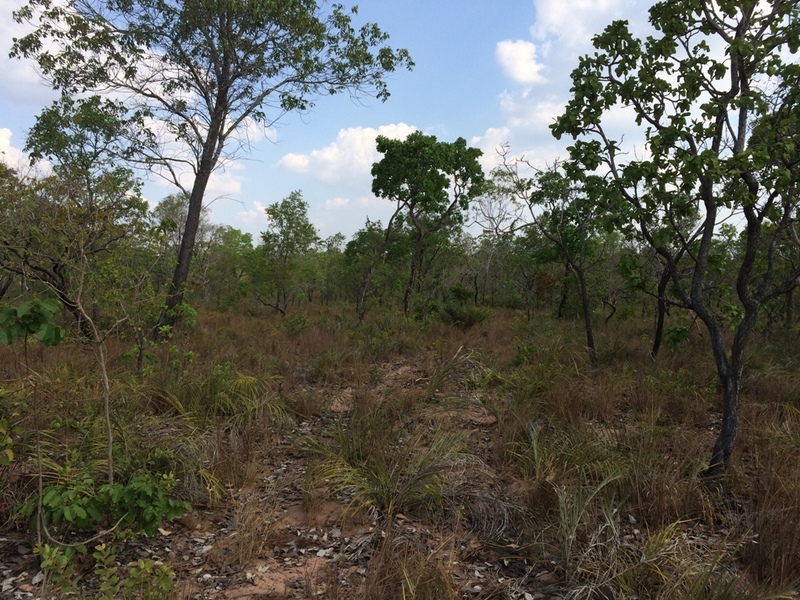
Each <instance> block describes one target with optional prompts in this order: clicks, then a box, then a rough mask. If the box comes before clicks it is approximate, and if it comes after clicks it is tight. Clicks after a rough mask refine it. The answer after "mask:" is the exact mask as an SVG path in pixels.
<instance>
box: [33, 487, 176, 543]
mask: <svg viewBox="0 0 800 600" xmlns="http://www.w3.org/2000/svg"><path fill="white" fill-rule="evenodd" d="M174 487H175V478H174V476H173V475H172V474H161V475H153V474H150V473H146V472H143V473H138V474H136V475H134V476H133V477H132V478H131V479H130V481H128V482H127V483H126V484H121V483H114V484H104V485H100V486H98V485H97V484H96V483H95V480H94V478H93V477H92V476H91V475H90V474H89V473H85V472H84V473H80V472H79V473H74V474H73V475H72V476H71V477H68V478H65V479H64V480H62V481H59V482H56V483H51V484H48V485H46V486H45V487H44V490H43V494H42V500H41V504H42V511H43V514H44V518H45V520H46V521H47V522H48V523H51V524H53V525H63V526H64V527H66V528H75V529H81V530H86V529H98V528H101V527H103V526H106V525H108V522H109V521H111V522H112V523H114V524H116V523H117V522H119V524H120V525H119V526H120V527H122V528H123V529H129V530H132V531H136V532H138V531H141V532H143V533H145V534H147V535H153V534H155V533H156V530H157V529H158V527H159V525H161V522H162V521H163V520H164V519H167V520H172V519H176V518H178V517H180V516H183V515H184V514H185V513H187V512H190V511H191V506H190V505H189V503H188V502H183V501H179V500H173V499H172V498H170V497H169V494H170V492H171V491H172V490H173V489H174ZM36 506H37V501H36V499H35V498H32V499H31V500H30V501H29V502H28V504H27V505H26V506H25V507H24V508H23V511H22V512H23V514H25V515H28V516H30V515H32V514H33V513H34V512H35V511H36Z"/></svg>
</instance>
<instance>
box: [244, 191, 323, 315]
mask: <svg viewBox="0 0 800 600" xmlns="http://www.w3.org/2000/svg"><path fill="white" fill-rule="evenodd" d="M265 212H266V213H267V218H268V219H269V227H268V229H267V231H265V232H262V234H261V245H260V246H259V247H258V249H257V254H256V263H257V268H258V269H259V271H258V273H257V274H256V275H254V277H255V278H256V280H255V282H254V283H255V285H256V290H257V291H256V297H257V298H258V300H259V301H260V302H261V303H262V304H265V305H266V306H269V307H271V308H274V309H275V310H277V311H278V312H280V313H281V314H282V315H285V314H286V308H287V307H288V306H289V303H290V302H291V301H292V300H293V298H294V296H295V294H296V293H297V291H298V289H299V283H300V281H301V280H302V276H301V269H302V268H303V267H304V266H305V265H304V262H303V261H304V260H305V259H307V258H308V255H309V253H310V252H311V250H312V248H313V246H314V244H316V243H317V241H318V240H319V238H318V237H317V229H316V227H314V226H313V225H312V224H311V221H309V220H308V203H307V202H306V201H305V200H303V194H302V193H301V192H300V191H299V190H296V191H294V192H292V193H291V194H289V195H288V196H287V197H286V198H284V199H283V200H281V201H280V202H276V203H274V204H271V205H269V206H268V207H267V208H266V209H265Z"/></svg>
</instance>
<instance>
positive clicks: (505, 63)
mask: <svg viewBox="0 0 800 600" xmlns="http://www.w3.org/2000/svg"><path fill="white" fill-rule="evenodd" d="M536 54H537V49H536V44H533V43H532V42H527V41H525V40H517V41H511V40H503V41H502V42H498V43H497V47H496V48H495V56H496V58H497V62H498V63H499V64H500V66H501V67H502V69H503V71H505V73H506V75H508V76H509V77H510V78H511V79H513V80H514V81H516V82H517V83H523V84H535V83H544V81H545V78H544V76H542V69H544V65H542V64H541V63H540V62H538V61H537V59H536Z"/></svg>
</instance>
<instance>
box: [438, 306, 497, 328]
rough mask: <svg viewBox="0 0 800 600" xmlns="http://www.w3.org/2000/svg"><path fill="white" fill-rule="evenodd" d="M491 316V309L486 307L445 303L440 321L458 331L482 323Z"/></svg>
mask: <svg viewBox="0 0 800 600" xmlns="http://www.w3.org/2000/svg"><path fill="white" fill-rule="evenodd" d="M491 314H492V309H490V308H488V307H486V306H474V305H468V304H453V303H449V302H448V303H447V304H445V305H444V306H443V307H442V313H441V319H442V322H443V323H446V324H448V325H455V326H456V327H458V328H459V329H470V328H472V327H474V326H475V325H478V324H480V323H483V322H484V321H485V320H486V319H488V318H489V316H491Z"/></svg>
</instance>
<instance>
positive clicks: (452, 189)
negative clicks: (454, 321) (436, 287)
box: [372, 131, 484, 313]
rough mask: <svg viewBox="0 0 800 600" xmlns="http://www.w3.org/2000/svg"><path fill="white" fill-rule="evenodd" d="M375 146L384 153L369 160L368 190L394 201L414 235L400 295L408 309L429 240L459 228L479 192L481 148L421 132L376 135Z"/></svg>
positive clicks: (428, 248)
mask: <svg viewBox="0 0 800 600" xmlns="http://www.w3.org/2000/svg"><path fill="white" fill-rule="evenodd" d="M377 148H378V152H380V153H381V154H383V158H382V159H381V160H380V161H379V162H377V163H375V164H373V165H372V177H373V180H372V192H373V193H374V194H375V195H376V196H378V197H380V198H387V199H389V200H392V201H394V202H396V203H397V209H398V210H397V211H396V212H395V215H398V214H402V216H403V218H404V219H405V220H406V222H407V223H408V224H409V225H410V226H411V227H412V228H413V230H414V233H415V236H416V237H415V241H414V248H413V251H412V254H411V266H410V270H409V276H408V283H407V284H406V289H405V293H404V296H403V310H404V311H405V312H406V313H408V312H409V310H410V308H411V297H412V294H413V292H414V291H415V290H416V289H417V288H418V287H419V281H420V273H421V271H422V268H423V266H424V264H425V254H426V252H427V253H429V254H430V253H431V252H432V251H433V247H434V244H432V243H431V242H432V241H433V240H435V238H436V235H437V234H439V233H448V232H449V233H451V234H452V233H456V232H457V231H460V229H458V228H459V226H460V225H461V224H462V223H463V221H464V215H465V213H466V212H467V210H468V209H469V205H470V201H471V200H473V199H474V198H476V197H478V196H479V195H480V194H481V192H482V189H483V185H484V175H483V170H482V169H481V166H480V163H479V162H478V158H479V157H480V156H481V151H480V150H478V149H477V148H469V147H468V146H467V142H466V140H464V139H463V138H458V139H457V140H456V141H455V142H452V143H448V142H439V141H437V139H436V137H435V136H432V135H425V134H423V133H421V132H419V131H415V132H414V133H412V134H411V135H409V136H408V137H407V138H406V139H405V140H393V139H389V138H387V137H384V136H378V138H377ZM391 227H392V224H391V223H390V224H389V226H388V228H387V229H391Z"/></svg>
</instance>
